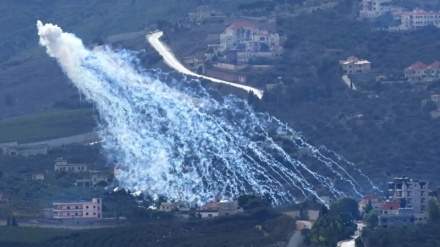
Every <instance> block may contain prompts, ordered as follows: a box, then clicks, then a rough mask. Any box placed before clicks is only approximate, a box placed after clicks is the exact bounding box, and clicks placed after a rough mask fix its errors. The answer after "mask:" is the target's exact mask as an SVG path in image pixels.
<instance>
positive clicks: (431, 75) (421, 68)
mask: <svg viewBox="0 0 440 247" xmlns="http://www.w3.org/2000/svg"><path fill="white" fill-rule="evenodd" d="M404 73H405V78H406V79H407V80H408V81H410V82H420V81H435V80H439V79H440V62H439V61H435V62H433V63H431V64H429V65H426V64H424V63H422V62H417V63H415V64H412V65H411V66H409V67H407V68H406V69H405V71H404Z"/></svg>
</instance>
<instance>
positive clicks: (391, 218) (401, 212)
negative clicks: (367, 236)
mask: <svg viewBox="0 0 440 247" xmlns="http://www.w3.org/2000/svg"><path fill="white" fill-rule="evenodd" d="M415 222H416V218H415V216H414V211H413V210H412V209H408V208H400V209H398V210H397V211H396V213H394V214H381V215H379V226H382V227H389V226H396V225H405V224H414V223H415Z"/></svg>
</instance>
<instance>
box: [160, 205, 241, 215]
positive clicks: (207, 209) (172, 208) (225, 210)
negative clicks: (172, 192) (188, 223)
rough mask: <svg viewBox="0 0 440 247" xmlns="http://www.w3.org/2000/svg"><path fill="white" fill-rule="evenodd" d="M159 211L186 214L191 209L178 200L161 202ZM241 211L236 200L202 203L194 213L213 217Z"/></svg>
mask: <svg viewBox="0 0 440 247" xmlns="http://www.w3.org/2000/svg"><path fill="white" fill-rule="evenodd" d="M159 211H162V212H179V213H181V214H184V215H185V214H187V213H188V212H190V211H191V209H190V208H188V207H185V206H184V205H183V204H181V203H180V202H162V203H161V204H160V206H159ZM241 212H243V209H242V208H240V207H239V206H238V203H237V201H226V200H225V201H214V202H211V203H208V204H205V205H203V206H202V207H200V208H199V209H197V210H196V215H197V216H198V217H200V218H202V219H205V218H215V217H219V216H228V215H235V214H238V213H241Z"/></svg>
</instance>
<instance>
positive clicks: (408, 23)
mask: <svg viewBox="0 0 440 247" xmlns="http://www.w3.org/2000/svg"><path fill="white" fill-rule="evenodd" d="M394 15H396V16H398V17H400V20H401V24H400V25H399V26H398V28H399V29H400V30H411V29H417V28H421V27H427V26H435V27H439V28H440V12H434V11H425V10H421V9H415V10H413V11H410V12H397V13H394Z"/></svg>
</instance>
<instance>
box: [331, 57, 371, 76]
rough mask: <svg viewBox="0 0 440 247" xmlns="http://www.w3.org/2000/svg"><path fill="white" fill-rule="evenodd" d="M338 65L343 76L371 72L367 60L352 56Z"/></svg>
mask: <svg viewBox="0 0 440 247" xmlns="http://www.w3.org/2000/svg"><path fill="white" fill-rule="evenodd" d="M339 64H340V65H341V67H342V71H343V73H344V75H351V74H361V73H367V72H369V71H370V70H371V63H370V62H369V61H368V60H364V59H358V58H357V57H354V56H351V57H348V58H347V60H341V61H339Z"/></svg>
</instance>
